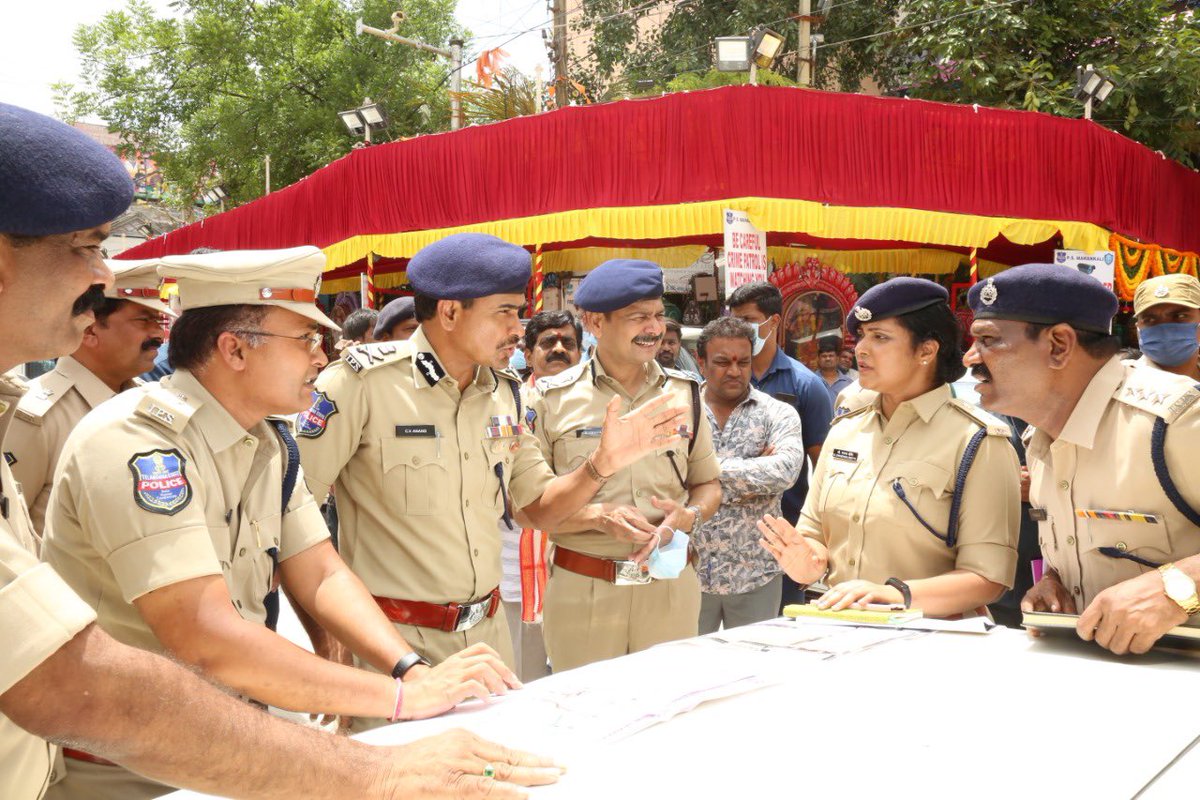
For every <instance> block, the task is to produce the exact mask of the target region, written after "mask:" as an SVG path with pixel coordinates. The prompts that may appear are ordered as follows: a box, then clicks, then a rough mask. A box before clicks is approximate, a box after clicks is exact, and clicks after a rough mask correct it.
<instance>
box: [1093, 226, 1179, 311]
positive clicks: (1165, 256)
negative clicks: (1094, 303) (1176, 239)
mask: <svg viewBox="0 0 1200 800" xmlns="http://www.w3.org/2000/svg"><path fill="white" fill-rule="evenodd" d="M1109 249H1110V250H1112V251H1113V253H1115V254H1116V261H1117V263H1116V269H1115V270H1114V272H1115V275H1114V277H1115V278H1116V281H1115V283H1116V287H1115V288H1116V290H1117V296H1118V297H1119V298H1121V299H1122V300H1124V301H1126V302H1132V300H1133V293H1134V291H1135V290H1136V289H1137V287H1138V284H1139V283H1141V282H1142V281H1144V280H1146V279H1147V278H1154V277H1157V276H1159V275H1174V274H1176V273H1183V274H1185V275H1191V276H1193V277H1200V275H1198V270H1197V268H1198V267H1200V255H1198V254H1196V253H1183V252H1180V251H1178V250H1168V249H1167V248H1165V247H1159V246H1157V245H1146V244H1142V243H1141V242H1135V241H1134V240H1132V239H1126V238H1125V237H1124V236H1121V235H1120V234H1116V233H1114V234H1112V236H1111V237H1110V239H1109Z"/></svg>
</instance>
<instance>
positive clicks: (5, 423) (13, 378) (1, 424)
mask: <svg viewBox="0 0 1200 800" xmlns="http://www.w3.org/2000/svg"><path fill="white" fill-rule="evenodd" d="M27 391H29V383H28V382H27V381H26V380H25V379H24V378H23V377H21V374H20V372H19V371H18V370H16V369H10V370H9V371H8V372H3V373H0V408H3V410H2V411H0V430H8V427H9V422H10V421H11V420H12V418H13V417H14V416H16V413H17V403H19V402H20V401H21V398H22V397H24V396H25V392H27ZM5 461H8V459H7V458H6V459H5ZM9 466H12V464H11V463H10V464H9Z"/></svg>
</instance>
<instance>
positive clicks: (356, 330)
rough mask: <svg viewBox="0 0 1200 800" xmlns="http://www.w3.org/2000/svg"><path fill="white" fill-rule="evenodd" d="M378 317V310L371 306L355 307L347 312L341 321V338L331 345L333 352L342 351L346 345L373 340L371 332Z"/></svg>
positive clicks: (350, 345)
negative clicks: (343, 320)
mask: <svg viewBox="0 0 1200 800" xmlns="http://www.w3.org/2000/svg"><path fill="white" fill-rule="evenodd" d="M378 318H379V312H378V311H376V310H375V309H373V308H356V309H354V310H353V311H351V312H350V313H349V314H347V315H346V320H345V322H343V323H342V335H341V338H339V339H338V340H337V342H335V343H334V345H333V350H334V352H336V353H342V352H345V350H346V348H347V347H352V346H354V345H356V344H362V343H363V342H373V341H375V339H374V336H373V334H374V332H375V321H376V320H377V319H378Z"/></svg>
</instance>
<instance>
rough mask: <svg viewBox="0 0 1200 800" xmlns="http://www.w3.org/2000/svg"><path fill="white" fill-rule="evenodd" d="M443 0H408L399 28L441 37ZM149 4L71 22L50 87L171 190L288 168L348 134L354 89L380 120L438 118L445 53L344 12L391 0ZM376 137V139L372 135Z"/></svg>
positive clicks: (373, 15) (258, 184)
mask: <svg viewBox="0 0 1200 800" xmlns="http://www.w3.org/2000/svg"><path fill="white" fill-rule="evenodd" d="M454 5H455V2H454V0H406V2H405V3H404V10H405V12H406V14H407V18H406V19H405V20H404V21H403V22H402V23H401V27H400V30H399V33H400V34H401V35H403V36H406V37H408V38H412V39H418V40H421V41H427V42H431V43H434V44H439V45H444V44H445V42H446V41H447V40H448V39H449V38H450V36H451V35H452V34H453V33H458V31H457V30H456V29H455V26H454V20H453V14H454ZM173 8H174V11H175V13H174V14H168V15H166V16H164V17H159V16H156V14H155V12H154V10H153V9H152V8H151V7H150V6H149V5H148V4H147V3H146V2H144V0H129V2H128V4H127V5H126V6H125V7H124V8H123V9H121V10H118V11H112V12H109V13H108V14H105V15H104V17H103V18H102V19H101V20H100V21H99V22H97V23H96V24H95V25H85V26H80V27H79V28H78V29H77V30H76V32H75V46H76V48H77V49H78V50H79V52H80V54H81V60H82V81H81V84H80V85H77V86H69V85H62V86H59V87H56V88H57V97H58V101H59V106H60V110H61V111H62V112H63V114H64V116H66V117H68V118H78V117H81V116H99V117H100V118H101V119H103V120H104V121H105V122H106V123H108V125H109V126H110V128H111V129H113V130H114V131H116V132H118V133H120V134H121V135H122V136H123V137H124V138H125V140H126V141H127V142H129V143H130V146H132V147H136V148H138V149H140V150H141V151H143V152H147V153H152V154H154V155H155V158H156V161H157V162H158V164H159V166H160V168H161V169H162V170H163V173H164V177H165V178H166V180H167V181H168V182H169V183H170V184H171V185H172V186H173V187H174V188H175V190H176V193H177V196H178V198H179V199H180V200H181V202H190V199H191V198H192V197H194V196H195V194H196V193H197V191H198V190H200V189H203V188H206V187H208V186H211V185H213V184H214V183H217V182H219V183H220V184H221V185H222V186H223V187H224V188H225V190H226V192H228V194H229V196H230V198H231V199H232V200H233V201H234V202H238V201H244V200H248V199H251V198H254V197H257V196H259V195H260V194H262V192H263V191H264V156H267V155H270V157H271V175H272V183H273V184H274V185H275V186H276V187H278V186H282V185H285V184H287V183H291V182H294V181H296V180H299V179H300V178H302V177H303V176H305V175H307V174H309V173H310V172H312V171H313V170H314V169H316V168H318V167H321V166H323V165H325V164H327V163H328V162H330V161H331V160H333V159H335V158H338V157H340V156H342V155H345V154H346V153H347V152H348V151H349V150H350V148H351V146H352V145H353V144H354V141H355V140H354V139H352V138H351V137H350V136H349V135H348V134H347V132H346V129H345V127H344V126H343V125H342V123H341V121H340V120H339V119H338V117H337V112H338V111H341V110H345V109H348V108H354V107H356V106H358V105H360V104H361V103H362V101H363V99H364V98H366V97H370V98H371V99H372V100H374V101H376V102H378V103H380V104H382V105H383V106H384V108H385V109H386V110H387V111H388V113H389V115H390V120H391V121H390V126H389V130H388V131H387V133H390V134H392V135H400V134H403V135H412V134H415V133H421V132H428V131H434V130H444V129H445V128H447V127H448V125H449V100H448V97H447V92H446V79H447V74H448V72H449V68H448V66H447V65H446V63H445V62H444V60H442V59H439V58H437V57H436V56H433V55H430V54H427V53H424V52H421V51H418V50H416V49H414V48H411V47H405V46H401V45H391V44H390V43H385V42H384V41H382V40H379V39H375V38H372V37H368V36H363V37H356V36H355V34H354V21H355V19H356V18H357V17H362V18H363V19H364V21H365V22H366V23H367V24H369V25H375V26H376V27H382V28H387V27H389V23H388V19H389V17H390V15H391V13H392V12H393V11H394V10H395V9H396V4H395V2H394V0H177V2H175V3H174V4H173ZM373 138H375V140H376V141H379V140H380V139H381V138H386V137H385V136H383V135H382V134H378V133H377V134H375V135H374V137H373Z"/></svg>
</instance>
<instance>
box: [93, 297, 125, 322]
mask: <svg viewBox="0 0 1200 800" xmlns="http://www.w3.org/2000/svg"><path fill="white" fill-rule="evenodd" d="M128 302H129V301H128V300H120V299H118V298H116V297H106V298H104V302H102V303H101V304H100V305H99V306H97V307H96V308H94V309H92V313H93V314H95V315H96V324H97V325H99V326H100V327H101V328H104V327H106V326H107V325H108V318H109V317H111V316H112V315H113V314H115V313H117V311H118V310H119V309H120V308H121V306H123V305H124V304H125V303H128Z"/></svg>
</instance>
